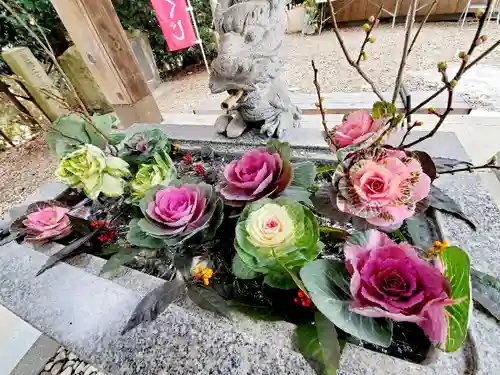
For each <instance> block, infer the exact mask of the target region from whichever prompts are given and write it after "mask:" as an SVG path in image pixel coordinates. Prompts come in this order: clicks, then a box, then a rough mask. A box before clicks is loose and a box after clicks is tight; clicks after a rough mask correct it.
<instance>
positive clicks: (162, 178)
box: [130, 152, 177, 199]
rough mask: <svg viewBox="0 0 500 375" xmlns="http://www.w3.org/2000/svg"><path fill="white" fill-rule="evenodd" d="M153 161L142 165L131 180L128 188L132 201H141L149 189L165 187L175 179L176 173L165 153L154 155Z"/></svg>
mask: <svg viewBox="0 0 500 375" xmlns="http://www.w3.org/2000/svg"><path fill="white" fill-rule="evenodd" d="M154 161H155V162H154V163H150V164H142V165H141V166H140V167H139V171H138V172H137V173H136V175H135V177H134V179H133V180H132V183H131V184H130V186H131V188H132V195H133V197H134V199H141V198H142V197H143V196H144V193H145V192H146V190H148V189H149V188H151V187H153V186H156V185H163V186H166V185H168V184H169V183H170V181H172V180H174V179H175V178H176V176H177V171H176V170H175V166H174V163H173V161H172V159H170V156H168V154H167V153H165V152H159V153H156V154H155V155H154Z"/></svg>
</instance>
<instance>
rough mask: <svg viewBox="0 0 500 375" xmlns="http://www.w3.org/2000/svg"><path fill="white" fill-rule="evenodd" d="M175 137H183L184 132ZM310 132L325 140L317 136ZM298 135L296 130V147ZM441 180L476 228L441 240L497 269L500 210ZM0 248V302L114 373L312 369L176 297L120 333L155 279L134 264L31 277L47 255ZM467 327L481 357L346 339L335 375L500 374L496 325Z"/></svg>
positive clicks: (468, 186)
mask: <svg viewBox="0 0 500 375" xmlns="http://www.w3.org/2000/svg"><path fill="white" fill-rule="evenodd" d="M191 128H192V127H190V129H191ZM167 131H168V129H167ZM309 132H312V131H311V130H309ZM175 135H176V136H177V137H180V138H183V135H182V134H181V133H180V132H178V133H176V134H175ZM418 135H419V134H416V136H418ZM291 136H292V137H298V135H297V134H295V135H293V134H291ZM311 137H313V136H312V135H311ZM314 137H315V139H316V140H319V139H321V135H316V136H314ZM184 138H185V137H184ZM302 141H303V140H302V139H301V137H298V140H297V143H298V144H299V145H300V144H302V143H303V142H302ZM311 141H313V139H311ZM205 142H206V140H205ZM255 142H257V141H255ZM260 142H261V143H262V141H260ZM301 142H302V143H301ZM257 144H258V143H257ZM311 144H312V145H314V143H311ZM317 146H318V147H319V143H318V144H317ZM247 147H248V146H247ZM422 149H424V150H428V151H432V154H433V155H435V156H443V157H454V158H459V159H460V158H461V159H467V155H466V153H465V151H464V150H463V148H462V146H461V145H460V142H459V141H458V139H457V138H456V136H455V135H453V134H450V133H445V132H443V133H438V134H436V136H435V137H434V138H432V139H431V140H430V141H428V142H426V144H424V145H423V147H422ZM437 183H438V184H439V186H441V187H443V188H444V189H445V190H447V191H448V192H449V194H450V195H452V196H453V197H454V198H455V199H457V200H458V201H459V202H460V203H461V205H462V207H463V209H464V211H465V212H466V214H467V215H468V216H470V217H471V218H472V219H473V220H475V221H476V222H477V223H478V225H479V230H478V231H477V232H475V233H473V232H471V231H470V230H469V229H468V228H467V227H466V226H465V225H463V224H462V223H461V222H460V221H458V220H456V219H453V218H451V217H448V216H444V215H443V217H442V218H441V220H442V224H443V230H444V232H445V235H446V237H447V239H448V240H450V241H451V242H452V243H454V242H456V243H457V244H459V245H460V246H461V247H462V248H464V249H465V250H467V251H468V252H469V253H470V255H471V259H472V263H473V266H474V267H476V268H478V269H480V270H482V271H486V272H489V273H491V274H494V275H496V276H500V264H498V262H497V261H496V259H497V258H498V257H499V256H500V245H499V244H498V241H497V238H498V237H499V234H500V223H499V222H498V217H499V215H500V211H499V210H498V208H497V206H496V205H495V203H494V202H493V201H492V200H491V198H490V197H489V195H488V193H487V192H486V191H485V189H484V188H483V187H482V186H481V185H480V184H479V183H478V178H477V176H476V175H475V174H461V175H456V176H443V177H441V178H440V179H439V180H438V182H437ZM47 198H49V197H47ZM0 254H1V255H0V303H2V304H3V305H5V306H6V307H8V308H9V309H11V310H12V311H14V312H15V313H16V314H17V315H18V316H21V317H23V318H24V319H25V320H27V321H28V322H30V323H31V324H33V325H34V326H36V327H38V328H39V329H40V330H42V331H43V332H46V333H48V334H49V335H50V336H52V337H53V338H55V339H56V340H57V341H58V342H60V343H62V344H63V345H66V346H69V347H70V348H71V349H73V350H74V351H75V352H76V353H78V355H81V356H82V358H84V359H86V360H89V361H90V362H91V363H94V364H96V365H97V366H98V367H100V368H101V369H103V370H105V371H107V372H109V373H111V374H116V375H118V374H120V375H122V374H125V375H127V374H141V375H142V374H177V373H179V374H202V373H203V374H206V373H212V374H309V373H312V371H311V370H310V369H309V368H308V367H307V364H305V362H304V361H303V360H302V359H301V358H300V357H299V356H298V355H297V354H296V353H294V352H292V351H290V350H289V349H287V348H286V344H284V345H283V346H281V347H280V346H279V345H277V344H276V343H275V342H273V343H272V344H271V341H270V340H265V339H262V338H263V336H260V337H259V335H258V334H255V335H254V334H253V333H252V334H249V333H248V331H246V330H245V329H244V327H240V326H238V324H234V325H231V324H230V323H229V322H226V321H223V320H220V319H214V317H213V316H210V314H209V313H207V312H204V311H201V310H199V309H196V308H190V309H188V310H186V309H184V308H183V304H182V303H181V304H179V305H172V306H170V307H169V309H168V310H167V311H166V312H165V313H163V314H162V315H161V316H160V318H159V319H158V320H157V321H155V322H153V323H150V324H147V325H141V326H140V327H138V329H136V330H133V331H131V332H129V333H127V334H126V335H125V336H120V335H119V334H118V333H119V331H120V328H121V327H122V326H123V324H124V321H125V320H126V318H127V317H128V315H129V314H130V313H131V311H132V309H133V307H134V306H135V303H137V302H138V300H139V299H140V297H141V295H143V294H144V293H145V291H146V290H149V289H150V288H153V287H154V285H156V283H157V282H158V281H155V280H154V278H151V277H150V276H147V275H144V274H140V273H138V272H137V271H130V272H131V273H128V272H127V273H126V274H125V275H121V276H120V275H118V276H117V277H116V278H112V279H111V280H105V279H103V278H100V277H96V274H97V273H98V270H99V269H100V265H101V264H102V262H103V261H102V260H98V259H96V258H93V257H91V256H83V257H82V258H81V259H80V260H75V263H74V264H75V265H78V266H79V267H83V268H84V269H82V268H76V267H73V266H71V265H68V264H60V265H58V266H57V267H55V268H53V269H51V270H49V271H47V272H46V273H45V274H43V275H41V276H40V277H38V278H36V279H35V278H34V277H33V275H34V274H35V273H36V271H37V270H38V268H39V267H40V266H41V265H42V264H43V262H44V261H45V260H46V256H45V255H44V254H42V253H40V252H36V251H34V250H32V249H30V248H28V247H26V246H19V245H16V244H10V245H9V246H5V247H3V248H2V252H1V253H0ZM78 262H80V263H79V264H78ZM144 280H146V281H144ZM148 283H149V284H148ZM138 285H141V286H140V287H138ZM42 296H43V297H42ZM472 330H473V336H472V337H473V338H474V339H475V341H476V343H477V351H478V353H479V362H478V363H476V361H472V360H471V356H470V348H469V347H465V348H464V349H463V350H461V351H459V352H457V353H453V354H443V353H439V352H437V354H436V358H435V360H434V362H433V363H431V364H430V365H428V366H420V365H414V364H409V363H407V362H404V361H401V360H398V359H395V358H392V357H388V356H385V355H381V354H378V353H374V352H370V351H368V350H365V349H362V348H360V347H356V346H352V345H348V346H347V347H346V350H345V351H344V353H343V356H342V362H341V370H340V371H339V375H357V374H359V375H367V374H373V375H374V374H377V375H378V374H389V375H417V374H418V375H437V374H439V375H459V374H463V373H464V372H465V371H469V373H470V371H472V370H473V369H474V368H476V367H477V372H475V373H476V374H478V375H494V374H498V373H500V356H499V354H500V353H499V352H500V349H499V348H500V346H499V343H498V342H497V341H498V340H497V339H496V338H497V337H499V336H500V328H499V326H498V325H497V323H496V322H495V321H494V320H493V319H492V318H489V317H487V316H486V315H484V314H483V313H481V312H479V311H476V312H475V316H474V319H473V321H472ZM267 334H268V335H273V332H272V331H270V332H268V333H267ZM202 335H204V336H205V338H206V337H210V340H206V339H202V338H201V337H202Z"/></svg>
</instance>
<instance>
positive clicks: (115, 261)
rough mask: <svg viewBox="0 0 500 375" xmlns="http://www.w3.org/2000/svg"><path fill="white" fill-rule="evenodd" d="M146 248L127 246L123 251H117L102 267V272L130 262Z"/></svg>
mask: <svg viewBox="0 0 500 375" xmlns="http://www.w3.org/2000/svg"><path fill="white" fill-rule="evenodd" d="M143 250H145V249H141V248H138V247H126V248H123V249H122V250H121V251H118V252H117V253H115V254H114V255H113V256H112V257H111V258H109V259H108V261H107V262H106V264H105V265H104V266H103V267H102V269H101V272H100V273H101V274H103V273H106V272H110V271H113V270H115V269H117V268H118V267H120V266H123V265H125V264H127V263H129V262H131V261H132V260H133V259H134V257H135V256H137V255H138V254H139V253H140V252H141V251H143ZM146 250H150V249H146Z"/></svg>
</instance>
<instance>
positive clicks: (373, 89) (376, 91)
mask: <svg viewBox="0 0 500 375" xmlns="http://www.w3.org/2000/svg"><path fill="white" fill-rule="evenodd" d="M0 1H1V0H0ZM327 2H328V5H329V7H330V12H331V13H332V21H333V32H334V33H335V36H336V37H337V40H338V42H339V44H340V48H342V51H343V52H344V55H345V58H346V59H347V62H348V63H349V65H351V66H352V67H353V68H354V69H356V70H357V71H358V73H359V75H360V76H361V77H363V79H364V80H365V81H366V82H367V83H368V84H369V85H370V86H371V88H372V91H373V92H374V93H375V95H377V96H378V98H379V99H380V100H381V101H385V100H384V97H383V96H382V94H381V93H380V91H379V90H378V89H377V87H376V86H375V83H373V81H372V80H371V79H370V78H369V77H368V76H367V75H366V73H365V72H364V71H363V69H361V67H360V66H359V64H356V62H355V61H354V60H353V59H352V58H351V56H350V55H349V52H348V51H347V48H346V46H345V44H344V41H343V40H342V36H341V35H340V31H339V27H338V25H337V19H336V18H335V9H333V5H332V1H331V0H328V1H327Z"/></svg>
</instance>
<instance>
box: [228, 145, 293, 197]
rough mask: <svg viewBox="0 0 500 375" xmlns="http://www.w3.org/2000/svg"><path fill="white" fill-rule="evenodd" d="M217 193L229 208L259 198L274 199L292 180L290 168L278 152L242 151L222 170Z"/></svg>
mask: <svg viewBox="0 0 500 375" xmlns="http://www.w3.org/2000/svg"><path fill="white" fill-rule="evenodd" d="M224 177H225V181H224V182H223V183H222V184H221V186H220V193H221V195H222V197H223V198H224V200H225V201H226V203H227V204H228V205H230V206H235V207H238V206H243V205H245V203H247V202H253V201H256V200H257V199H260V198H263V197H275V196H277V195H278V194H279V193H281V192H282V191H283V190H285V189H286V188H287V187H288V185H290V183H291V181H292V167H291V164H290V162H289V161H288V159H287V158H286V159H284V158H282V156H281V155H280V153H279V152H277V151H276V150H274V151H272V150H269V149H266V148H258V149H254V150H250V151H248V152H246V153H245V154H244V155H243V157H242V158H241V159H239V160H234V161H232V162H231V163H229V164H228V165H227V166H226V168H225V170H224Z"/></svg>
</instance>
